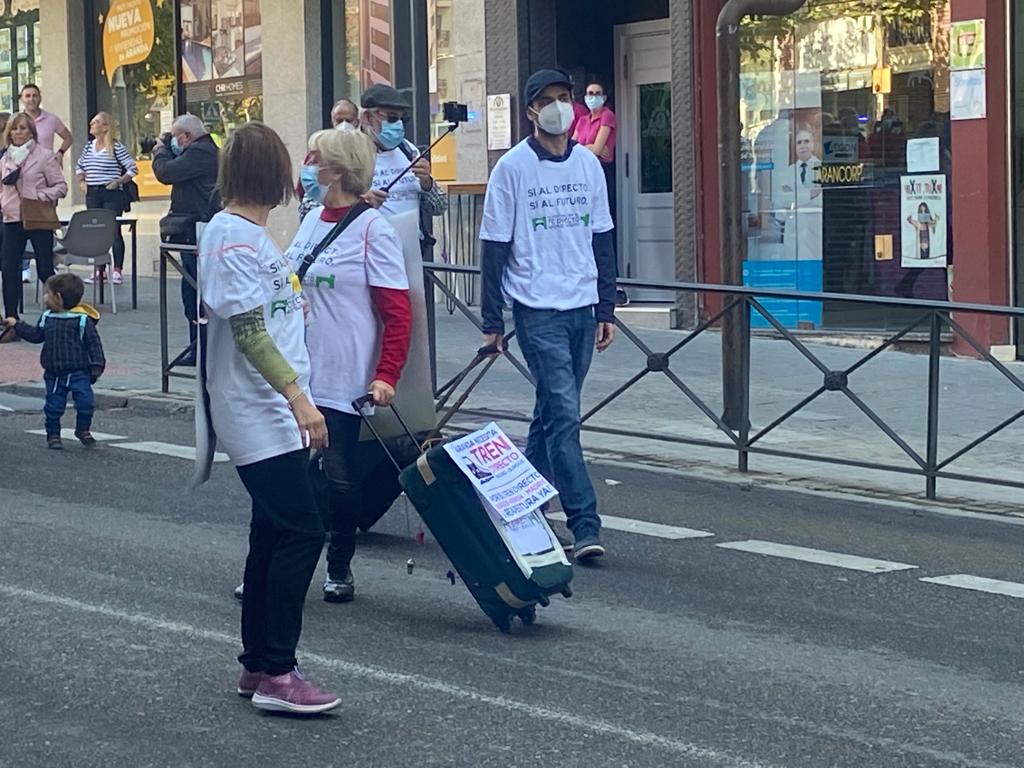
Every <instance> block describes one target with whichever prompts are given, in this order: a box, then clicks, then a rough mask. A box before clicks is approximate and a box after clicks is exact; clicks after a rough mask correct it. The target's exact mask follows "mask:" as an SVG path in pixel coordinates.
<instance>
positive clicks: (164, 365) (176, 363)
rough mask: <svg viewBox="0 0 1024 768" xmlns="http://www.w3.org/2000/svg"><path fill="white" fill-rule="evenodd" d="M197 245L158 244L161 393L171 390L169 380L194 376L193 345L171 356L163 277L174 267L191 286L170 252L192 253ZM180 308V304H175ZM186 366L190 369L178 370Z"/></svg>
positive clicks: (165, 285)
mask: <svg viewBox="0 0 1024 768" xmlns="http://www.w3.org/2000/svg"><path fill="white" fill-rule="evenodd" d="M197 250H198V248H197V246H195V245H191V244H187V243H161V244H160V391H161V392H163V393H164V394H165V395H166V394H167V393H168V392H170V391H171V379H172V378H177V379H192V380H193V381H194V380H195V378H196V374H195V362H194V361H195V359H196V345H195V343H194V342H193V343H191V344H189V345H188V346H186V347H185V349H183V350H182V351H181V352H178V353H176V354H175V355H174V357H171V351H170V347H171V342H170V323H169V320H168V317H167V313H168V311H169V303H168V300H167V277H168V275H169V272H168V270H167V268H168V267H171V268H172V269H174V270H175V271H176V272H177V273H178V274H179V275H181V279H182V280H187V281H188V282H189V283H190V284H191V285H192V286H193V287H196V281H195V280H194V279H193V278H192V276H191V275H190V274H188V272H187V271H186V270H185V267H184V266H183V265H182V263H181V261H180V260H179V259H177V258H175V257H174V256H173V255H172V254H174V253H177V254H179V255H180V254H183V253H195V252H196V251H197ZM178 306H179V307H180V304H179V305H178ZM179 368H188V369H190V370H186V371H183V370H178V369H179Z"/></svg>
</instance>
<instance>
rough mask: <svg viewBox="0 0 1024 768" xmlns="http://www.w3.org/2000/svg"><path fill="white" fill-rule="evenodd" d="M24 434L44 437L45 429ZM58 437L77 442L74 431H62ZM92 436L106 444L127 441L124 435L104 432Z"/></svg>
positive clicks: (29, 430)
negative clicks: (111, 441) (112, 441)
mask: <svg viewBox="0 0 1024 768" xmlns="http://www.w3.org/2000/svg"><path fill="white" fill-rule="evenodd" d="M25 432H26V433H27V434H29V435H42V436H43V437H45V436H46V430H45V429H26V430H25ZM60 436H61V437H62V438H64V439H65V440H77V439H78V438H76V437H75V430H73V429H62V430H61V431H60ZM92 436H93V437H95V438H96V439H97V440H99V441H100V442H107V441H109V440H127V439H128V438H127V437H125V436H124V435H108V434H107V433H106V432H93V433H92Z"/></svg>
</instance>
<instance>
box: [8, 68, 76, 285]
mask: <svg viewBox="0 0 1024 768" xmlns="http://www.w3.org/2000/svg"><path fill="white" fill-rule="evenodd" d="M19 98H20V101H21V111H22V112H24V113H25V114H26V115H28V116H29V117H31V118H32V119H33V120H34V121H35V124H36V136H38V138H37V139H36V141H37V142H38V143H39V146H41V147H43V148H44V149H49V150H51V151H53V140H54V137H56V136H60V140H61V143H60V149H58V150H57V159H58V160H59V161H60V162H61V165H63V164H64V155H66V154H67V153H68V152H70V151H71V147H72V146H74V143H75V138H74V136H72V135H71V131H69V130H68V127H67V126H66V125H64V121H63V120H61V119H60V118H59V117H57V115H55V114H53V113H52V112H47V111H46V110H45V109H43V108H42V107H41V106H40V104H42V101H43V94H42V92H41V91H40V90H39V86H38V85H36V84H35V83H26V84H25V85H23V86H21V93H20V95H19ZM8 117H10V115H8ZM3 122H4V126H3V127H4V128H6V127H7V120H6V119H4V121H3ZM2 130H3V128H0V131H2ZM21 282H23V283H30V282H32V262H31V261H29V260H28V259H25V260H24V261H23V262H22V264H21Z"/></svg>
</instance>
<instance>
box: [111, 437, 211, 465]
mask: <svg viewBox="0 0 1024 768" xmlns="http://www.w3.org/2000/svg"><path fill="white" fill-rule="evenodd" d="M111 447H112V448H123V449H124V450H126V451H137V452H138V453H154V454H156V455H158V456H172V457H174V458H176V459H187V460H189V461H195V458H196V449H195V448H194V447H193V446H191V445H175V444H174V443H161V442H158V441H156V440H141V441H139V442H136V443H111ZM213 460H214V461H215V462H218V463H223V462H226V461H230V459H229V458H228V455H227V454H226V453H221V452H219V451H218V452H217V453H215V454H213Z"/></svg>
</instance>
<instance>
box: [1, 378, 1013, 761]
mask: <svg viewBox="0 0 1024 768" xmlns="http://www.w3.org/2000/svg"><path fill="white" fill-rule="evenodd" d="M0 403H5V404H7V406H8V407H11V408H15V411H14V412H5V413H0V451H2V453H0V460H2V461H0V466H2V468H3V471H2V472H0V499H2V501H0V765H2V766H5V767H6V766H11V767H12V768H14V767H16V768H22V767H26V768H27V767H29V766H61V767H63V766H74V767H75V768H78V767H79V766H82V767H88V768H92V767H93V766H96V767H97V768H98V767H100V766H103V767H104V768H108V767H114V766H131V767H132V768H143V767H145V766H175V767H176V768H177V767H181V766H285V765H287V766H306V765H308V766H317V767H318V768H328V767H329V766H338V767H339V768H341V767H343V766H344V767H346V768H348V767H351V766H417V767H425V766H503V767H504V768H526V767H527V766H611V767H614V768H623V767H627V766H628V767H629V768H632V767H634V766H636V767H647V766H651V767H655V766H657V767H661V766H735V767H737V768H738V767H741V766H742V767H748V766H749V767H751V768H753V767H754V766H764V767H765V768H777V767H782V766H786V767H788V768H804V767H806V768H824V767H825V766H843V767H844V768H845V767H847V766H872V767H878V766H915V767H921V768H924V767H928V768H931V767H932V766H971V767H977V768H995V767H996V766H999V767H1009V766H1024V687H1022V682H1024V662H1022V658H1021V642H1022V641H1021V634H1022V633H1021V629H1022V624H1024V622H1022V619H1024V600H1021V599H1017V598H1014V597H1011V596H1007V595H1004V594H989V593H984V592H977V591H969V590H966V589H960V588H954V587H950V586H943V585H940V584H935V583H929V582H923V581H921V579H922V578H933V577H940V576H946V575H951V574H967V575H973V576H979V577H987V578H991V579H998V580H1005V581H1008V582H1014V583H1019V584H1024V563H1022V561H1021V556H1020V553H1021V551H1022V549H1024V527H1021V526H1019V525H1015V524H1011V523H1003V522H993V521H988V520H978V519H969V518H960V517H954V516H943V515H938V514H934V513H931V512H914V511H912V510H909V509H906V508H896V507H887V506H879V505H873V504H861V503H851V502H847V501H836V500H831V499H825V498H821V497H817V496H812V495H804V494H799V493H789V492H781V491H774V490H765V489H759V488H748V487H744V486H742V485H738V484H718V483H713V482H706V481H701V480H698V479H694V478H686V477H679V476H673V475H668V474H663V473H653V472H647V471H643V470H639V469H637V468H631V467H627V466H608V465H599V466H594V467H593V473H594V476H595V479H596V480H597V484H598V491H599V494H600V496H601V502H602V508H603V510H604V511H605V512H606V513H608V514H612V515H615V516H618V517H621V518H625V519H627V520H634V521H645V522H653V523H661V524H665V525H669V526H683V527H686V528H691V529H696V530H698V531H702V532H705V533H709V534H713V535H711V536H702V537H699V538H680V539H671V538H664V535H666V531H665V530H661V529H656V532H658V533H659V534H660V535H648V534H647V533H638V532H626V531H621V530H609V531H607V532H606V535H605V540H606V544H607V545H608V547H609V550H610V552H609V556H608V557H607V558H606V559H605V561H604V562H603V563H602V564H601V565H600V566H598V567H593V568H588V569H577V570H578V572H577V574H576V581H575V589H576V595H575V596H574V597H573V598H572V599H571V600H569V601H564V600H561V599H559V600H557V601H556V602H554V603H553V604H552V606H551V607H550V608H548V609H546V610H543V611H541V614H540V618H539V621H538V624H537V625H536V626H534V627H529V628H526V627H521V626H517V627H516V630H515V632H514V633H513V634H512V635H511V636H503V635H500V634H499V633H498V632H496V631H495V630H494V629H493V628H492V626H491V625H490V623H489V622H488V621H487V620H486V618H484V617H483V615H482V614H481V613H480V612H479V610H478V609H477V608H476V606H475V604H474V603H473V602H472V600H471V598H470V597H469V595H468V593H467V592H466V591H465V589H464V588H463V587H462V586H461V585H456V586H454V587H453V586H451V585H449V583H448V581H447V579H446V578H445V573H446V571H447V570H448V566H447V565H446V563H445V561H444V558H443V556H441V555H440V553H439V551H438V549H437V547H436V546H435V545H434V544H433V543H431V542H430V540H429V539H428V540H427V542H426V543H425V544H422V545H421V544H418V543H417V542H416V539H415V532H416V530H417V525H418V523H417V521H416V518H415V515H414V514H412V513H407V512H406V511H405V510H404V509H403V508H402V507H401V503H400V505H399V506H398V507H396V509H395V510H393V511H392V512H391V513H390V514H389V516H388V517H387V518H385V520H384V521H383V523H382V525H381V528H380V532H379V533H374V534H370V535H367V536H364V537H363V538H362V539H361V541H360V545H359V553H358V555H357V560H356V563H355V566H354V569H355V573H356V578H357V582H358V588H359V594H358V598H357V600H356V602H355V603H353V604H351V605H343V606H336V605H328V604H325V603H324V602H322V600H321V599H320V597H319V590H318V585H317V581H316V579H320V578H322V566H321V570H320V571H319V572H318V574H317V577H315V581H314V585H313V586H312V588H311V591H310V599H309V601H308V603H307V609H306V621H305V630H304V633H303V638H302V643H301V646H300V656H301V658H302V662H303V666H304V668H305V670H306V672H307V674H308V675H309V676H310V677H311V678H313V679H315V680H316V681H318V682H321V683H323V684H324V685H325V686H328V687H330V688H333V689H335V690H338V691H339V692H341V693H342V694H343V700H344V704H343V706H342V708H341V709H340V710H339V712H338V714H336V715H333V716H328V717H324V718H321V719H317V720H313V721H307V720H298V719H291V718H282V717H275V716H270V715H265V714H262V713H259V712H257V711H255V710H254V709H252V708H251V706H250V705H249V704H248V703H247V702H246V701H244V700H242V699H239V697H237V696H236V695H235V694H234V684H235V682H236V678H237V672H238V666H237V663H236V662H235V658H234V657H235V654H236V653H237V652H238V640H237V625H238V613H239V606H238V604H237V603H236V602H235V601H234V600H233V599H232V597H231V590H232V588H233V587H234V586H235V584H236V583H237V581H238V578H239V575H240V572H241V567H242V561H243V558H244V556H245V548H246V532H247V529H246V526H247V501H246V497H245V494H244V492H243V490H242V488H241V485H240V483H239V481H238V479H237V477H236V476H235V475H234V473H233V470H231V469H230V468H229V467H228V466H227V465H219V466H218V467H217V468H216V469H215V472H214V477H213V480H212V481H211V482H210V483H208V484H207V485H206V486H204V487H203V488H202V489H200V490H199V491H197V492H194V493H190V492H187V491H186V490H185V482H186V478H187V476H188V473H189V472H190V469H191V464H190V462H188V461H187V460H183V459H181V458H176V457H173V456H168V455H160V454H154V453H146V452H138V451H131V450H126V449H122V448H118V447H116V444H118V443H123V442H125V440H119V441H114V442H108V443H107V444H104V445H102V446H101V447H100V448H98V449H97V450H95V451H93V452H86V451H85V450H84V449H81V448H80V447H78V446H77V445H70V444H69V445H68V446H67V449H66V450H65V451H64V452H63V453H55V452H50V451H47V450H46V449H45V444H44V440H43V438H42V437H40V436H38V435H31V434H28V433H27V432H26V431H27V430H31V429H38V428H39V427H40V424H39V417H38V416H37V415H35V414H29V413H19V412H18V409H21V408H29V407H34V406H33V404H32V403H31V401H21V400H16V399H13V398H10V397H7V398H6V399H4V400H2V401H0ZM95 429H96V430H98V431H102V432H107V433H112V434H115V435H118V436H121V437H122V438H125V439H131V440H136V441H138V440H145V441H159V442H164V443H168V444H173V445H188V444H190V443H191V429H192V428H191V421H190V419H189V418H187V417H185V416H180V415H179V416H175V415H162V414H161V415H156V414H144V413H133V412H130V411H120V412H118V411H107V412H101V413H100V414H98V416H97V420H96V423H95ZM151 448H152V447H151ZM158 449H159V448H158ZM607 480H611V481H613V483H615V484H609V483H607V482H606V481H607ZM630 525H631V523H629V522H621V521H620V523H618V524H617V527H619V528H628V527H630ZM682 533H684V532H679V531H675V530H674V529H673V530H672V531H668V534H669V535H682ZM749 540H757V541H762V542H772V543H773V544H770V545H767V546H768V549H769V551H773V552H774V553H775V554H778V553H779V552H783V551H789V550H783V549H779V548H778V547H777V546H776V545H790V546H795V547H804V548H811V549H813V550H815V551H819V550H820V551H824V552H826V553H832V554H831V555H814V554H813V553H812V554H811V555H807V554H806V552H805V551H804V550H799V552H804V555H800V556H812V557H818V556H821V557H825V558H826V559H828V558H833V559H834V557H835V555H856V556H860V557H863V558H872V559H875V560H879V561H884V562H883V565H882V566H879V567H885V566H884V563H889V564H890V566H889V567H896V566H900V567H901V568H902V569H900V570H889V571H887V572H865V571H860V570H854V569H851V568H849V567H833V566H828V565H821V564H815V563H811V562H805V561H804V560H794V559H789V558H784V557H776V556H766V555H764V554H757V553H753V552H750V551H743V550H738V549H733V548H727V547H722V546H719V545H721V544H730V545H732V544H734V543H735V542H747V541H749ZM740 546H741V547H746V548H747V549H750V548H751V546H749V545H745V544H741V545H740ZM758 546H761V547H764V546H765V545H755V546H754V547H753V548H757V547H758ZM773 547H774V549H773ZM410 557H412V558H414V559H415V561H416V568H415V570H414V572H413V574H412V575H409V574H408V573H407V568H406V561H407V560H408V559H409V558H410ZM839 562H842V563H845V564H846V565H849V563H846V561H842V560H841V559H840V561H839ZM903 566H915V567H914V568H904V567H903ZM867 567H869V568H870V567H872V566H871V565H870V564H869V565H868V566H867ZM1000 589H1003V590H1004V591H1011V592H1012V591H1013V586H1012V585H1010V586H1006V585H1003V586H1001V587H1000ZM1021 590H1022V591H1021V594H1022V595H1024V587H1021Z"/></svg>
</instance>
